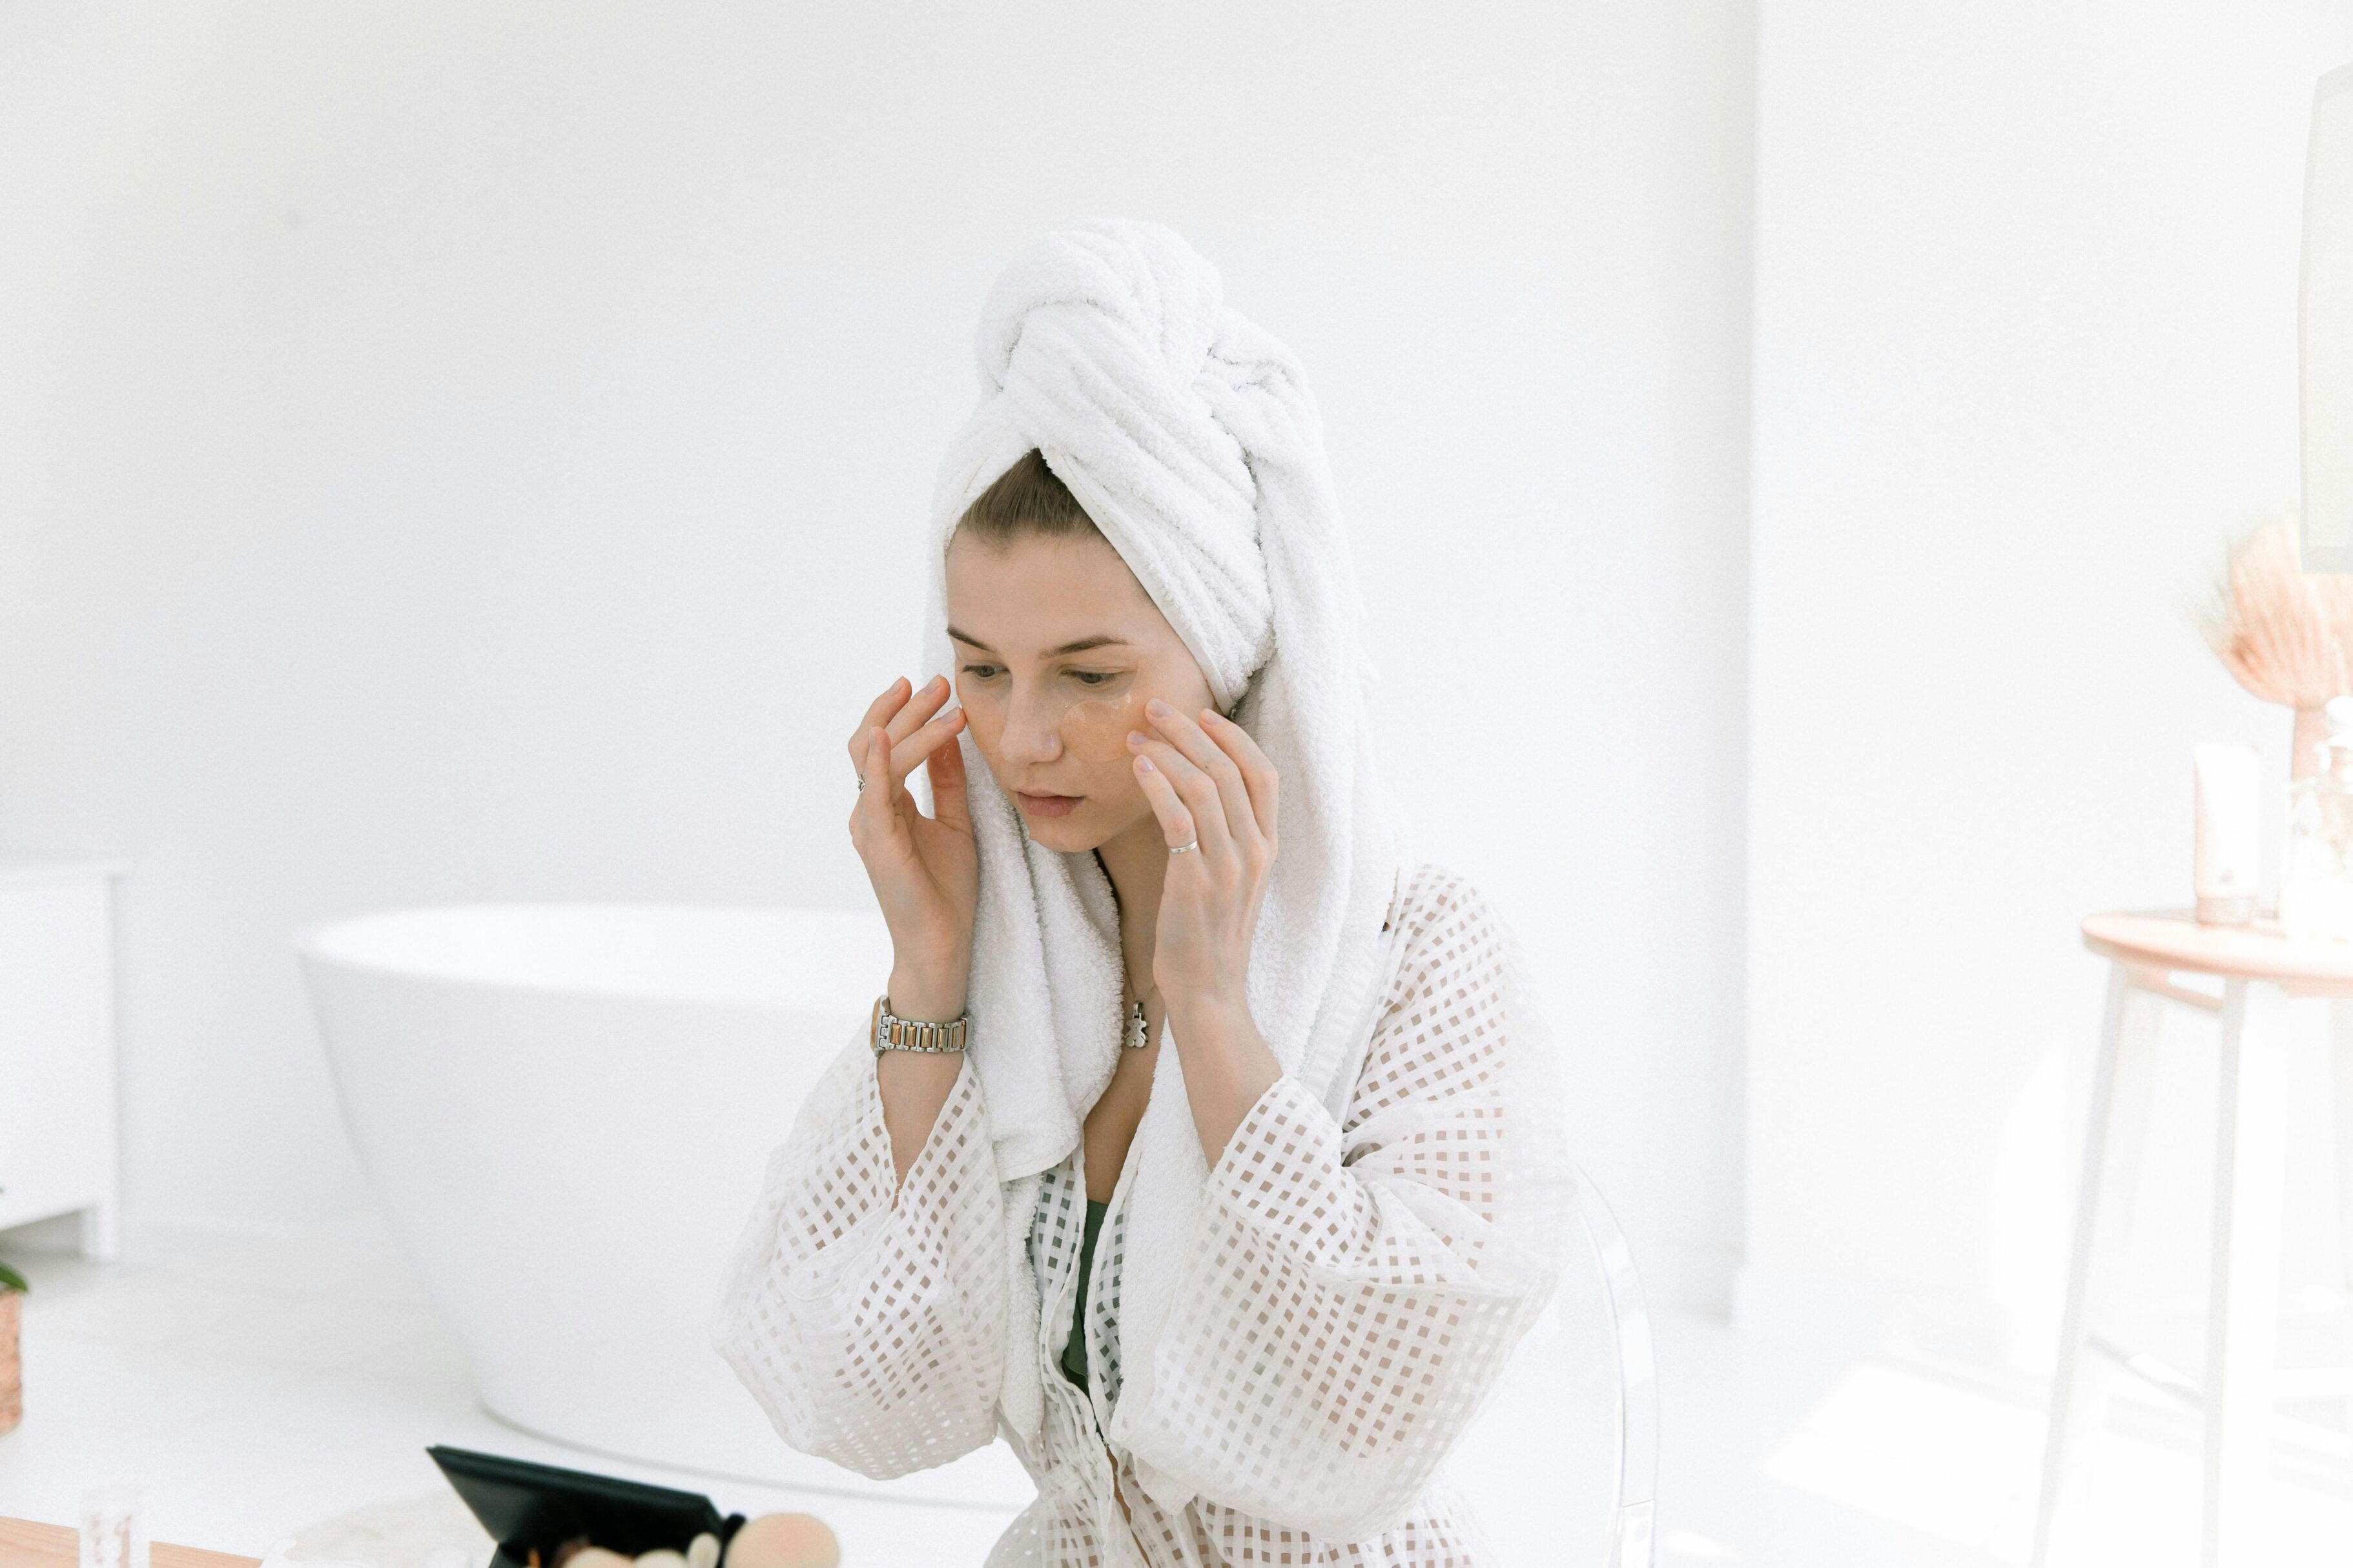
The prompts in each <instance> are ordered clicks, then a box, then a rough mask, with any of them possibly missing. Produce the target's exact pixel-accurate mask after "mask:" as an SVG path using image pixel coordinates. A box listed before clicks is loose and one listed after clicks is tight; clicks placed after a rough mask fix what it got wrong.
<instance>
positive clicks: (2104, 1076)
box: [2034, 963, 2163, 1568]
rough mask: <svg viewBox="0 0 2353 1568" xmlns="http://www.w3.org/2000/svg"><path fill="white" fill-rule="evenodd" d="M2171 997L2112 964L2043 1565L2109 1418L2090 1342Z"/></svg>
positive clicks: (2107, 1283)
mask: <svg viewBox="0 0 2353 1568" xmlns="http://www.w3.org/2000/svg"><path fill="white" fill-rule="evenodd" d="M2162 1007H2163V1004H2162V1003H2161V1002H2159V1001H2158V998H2157V997H2155V996H2153V995H2151V994H2148V993H2147V992H2146V991H2141V990H2138V989H2137V988H2135V986H2134V985H2133V984H2132V974H2131V971H2130V970H2129V969H2128V968H2127V967H2126V965H2124V964H2122V963H2111V964H2110V965H2109V966H2108V1002H2107V1011H2106V1016H2105V1021H2104V1022H2103V1023H2102V1025H2101V1028H2100V1054H2099V1061H2098V1065H2097V1067H2096V1068H2095V1069H2094V1075H2093V1079H2092V1114H2091V1131H2090V1132H2089V1133H2088V1135H2087V1136H2086V1137H2085V1139H2084V1175H2083V1181H2082V1184H2081V1185H2080V1186H2079V1187H2078V1188H2077V1189H2076V1194H2075V1240H2074V1254H2073V1260H2072V1261H2071V1262H2070V1264H2069V1265H2068V1270H2067V1315H2066V1320H2065V1322H2064V1325H2063V1327H2062V1329H2061V1330H2060V1334H2059V1373H2058V1378H2057V1380H2056V1382H2055V1383H2054V1384H2053V1386H2052V1398H2051V1428H2050V1433H2049V1436H2047V1437H2046V1438H2045V1440H2044V1447H2043V1457H2042V1498H2041V1500H2040V1506H2039V1507H2038V1509H2037V1510H2036V1513H2035V1520H2034V1563H2035V1568H2042V1564H2043V1563H2047V1562H2049V1561H2050V1552H2051V1545H2052V1531H2053V1529H2054V1528H2055V1526H2056V1525H2057V1523H2058V1521H2059V1517H2060V1514H2061V1512H2062V1510H2063V1509H2065V1508H2066V1507H2067V1506H2068V1505H2069V1504H2071V1503H2073V1501H2075V1500H2076V1498H2077V1494H2078V1493H2079V1492H2080V1490H2081V1489H2082V1485H2083V1482H2084V1479H2085V1478H2086V1476H2087V1475H2088V1474H2089V1472H2090V1467H2091V1460H2092V1453H2093V1447H2094V1444H2096V1443H2097V1442H2098V1440H2099V1436H2100V1433H2101V1432H2102V1430H2103V1429H2105V1426H2107V1415H2108V1394H2109V1384H2110V1379H2111V1377H2112V1375H2113V1373H2114V1371H2115V1369H2114V1368H2113V1367H2111V1366H2110V1365H2109V1363H2108V1362H2107V1359H2106V1358H2105V1357H2104V1356H2100V1355H2096V1354H2093V1353H2090V1352H2087V1350H2086V1348H2085V1342H2086V1341H2087V1340H2088V1339H2089V1337H2090V1335H2091V1334H2092V1332H2093V1331H2094V1329H2095V1328H2097V1327H2098V1326H2099V1325H2100V1323H2101V1322H2102V1321H2105V1318H2106V1316H2107V1311H2108V1304H2109V1301H2110V1299H2111V1298H2112V1297H2113V1296H2114V1295H2115V1291H2116V1279H2117V1278H2118V1276H2119V1275H2120V1274H2122V1272H2123V1269H2124V1263H2125V1259H2126V1253H2127V1252H2128V1250H2129V1247H2130V1243H2131V1240H2132V1210H2133V1190H2134V1187H2135V1184H2137V1180H2138V1178H2139V1174H2140V1156H2141V1143H2142V1139H2143V1136H2144V1134H2145V1133H2146V1132H2147V1128H2148V1102H2149V1089H2150V1085H2151V1082H2152V1080H2153V1079H2154V1077H2155V1070H2154V1069H2155V1066H2156V1058H2157V1038H2158V1014H2159V1012H2160V1010H2161V1008H2162Z"/></svg>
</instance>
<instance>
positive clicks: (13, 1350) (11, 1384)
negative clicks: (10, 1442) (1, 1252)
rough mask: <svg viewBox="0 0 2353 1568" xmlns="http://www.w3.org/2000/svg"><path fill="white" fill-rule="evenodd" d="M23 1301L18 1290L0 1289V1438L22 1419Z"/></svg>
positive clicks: (23, 1391)
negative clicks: (19, 1336) (20, 1335)
mask: <svg viewBox="0 0 2353 1568" xmlns="http://www.w3.org/2000/svg"><path fill="white" fill-rule="evenodd" d="M24 1300H25V1298H24V1295H23V1293H22V1292H20V1291H16V1290H8V1289H0V1436H6V1435H7V1434H8V1433H10V1432H13V1431H15V1430H16V1423H17V1422H19V1421H22V1420H23V1419H24V1418H25V1358H24V1356H23V1354H22V1353H21V1352H20V1350H19V1347H18V1343H17V1331H18V1329H19V1328H20V1326H21V1325H22V1324H23V1322H24V1314H23V1311H22V1310H21V1307H22V1303H23V1301H24Z"/></svg>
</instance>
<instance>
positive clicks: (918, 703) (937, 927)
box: [849, 676, 980, 1022]
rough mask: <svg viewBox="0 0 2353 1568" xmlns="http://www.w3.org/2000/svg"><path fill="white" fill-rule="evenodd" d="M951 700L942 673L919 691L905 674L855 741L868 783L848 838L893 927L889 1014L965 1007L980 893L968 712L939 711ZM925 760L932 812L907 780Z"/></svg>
mask: <svg viewBox="0 0 2353 1568" xmlns="http://www.w3.org/2000/svg"><path fill="white" fill-rule="evenodd" d="M948 696H949V687H948V682H947V678H946V677H945V676H934V677H933V678H932V679H931V680H930V681H929V682H928V683H926V684H925V685H924V687H923V689H922V690H920V691H913V692H911V691H910V690H909V689H908V684H907V679H906V678H905V677H904V676H902V677H900V678H899V679H896V680H894V681H892V683H891V685H890V687H889V689H886V690H885V691H884V692H883V693H882V695H881V696H880V697H878V698H876V699H875V700H874V702H873V705H872V706H871V707H869V708H868V709H867V710H866V718H865V721H864V722H862V723H861V724H860V725H859V727H858V733H856V734H855V735H852V736H851V737H850V739H849V760H850V763H851V765H853V766H854V767H856V768H857V769H858V774H859V777H860V778H861V779H862V780H864V781H865V782H864V784H863V786H862V787H861V788H860V791H859V795H858V804H857V805H855V806H853V807H852V808H851V809H850V813H849V841H850V843H851V844H853V845H855V846H856V847H857V848H858V858H859V859H860V860H862V861H864V862H865V864H866V879H867V880H868V881H870V882H871V883H872V884H873V885H874V899H875V901H876V902H877V903H879V904H881V906H882V918H883V920H884V921H886V922H887V923H888V924H889V925H890V928H891V946H892V955H893V956H892V967H891V990H890V995H891V1010H892V1012H893V1013H895V1014H897V1015H898V1016H901V1017H902V1018H913V1019H931V1020H934V1021H942V1022H944V1021H945V1020H947V1019H950V1018H953V1017H955V1016H956V1015H957V1014H959V1013H961V1012H963V1011H964V1005H965V984H966V983H967V982H968V981H969V979H970V978H971V972H972V922H973V910H974V908H975V905H976V902H977V901H978V899H979V895H980V854H979V851H978V849H977V847H976V845H975V844H974V841H973V836H972V812H971V809H970V806H969V804H968V802H967V801H966V799H965V772H964V749H963V748H962V747H961V746H959V745H957V744H956V736H957V735H958V734H959V733H960V732H961V731H963V729H964V722H965V717H964V710H963V709H962V708H955V709H951V710H949V711H947V712H945V713H941V712H940V708H941V706H942V705H943V704H944V703H945V702H946V701H947V700H948ZM917 763H922V764H923V769H924V771H925V772H926V773H928V774H929V775H930V777H931V781H932V811H933V815H932V816H924V815H923V812H922V811H921V810H920V809H918V807H917V806H916V805H915V797H914V796H913V795H910V794H909V793H908V792H907V790H906V788H905V786H904V784H903V782H902V781H903V780H904V779H905V778H906V777H907V775H908V774H909V773H913V771H914V769H915V765H916V764H917Z"/></svg>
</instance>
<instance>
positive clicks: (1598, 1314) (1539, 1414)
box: [1446, 1171, 1659, 1568]
mask: <svg viewBox="0 0 2353 1568" xmlns="http://www.w3.org/2000/svg"><path fill="white" fill-rule="evenodd" d="M1577 1217H1578V1224H1577V1236H1576V1237H1575V1239H1574V1242H1573V1243H1572V1246H1571V1248H1570V1254H1569V1259H1568V1266H1567V1268H1566V1269H1565V1270H1564V1272H1563V1274H1562V1277H1561V1282H1560V1287H1559V1289H1557V1290H1556V1292H1555V1293H1554V1296H1553V1300H1552V1303H1551V1305H1550V1306H1549V1307H1547V1308H1546V1310H1545V1313H1544V1315H1543V1316H1542V1317H1541V1318H1539V1319H1537V1320H1536V1322H1535V1325H1534V1326H1533V1327H1532V1328H1530V1329H1529V1331H1528V1332H1527V1337H1526V1338H1525V1339H1524V1340H1523V1341H1522V1342H1520V1348H1519V1350H1518V1352H1517V1353H1516V1354H1515V1355H1514V1357H1513V1360H1512V1363H1511V1365H1510V1366H1509V1367H1508V1368H1507V1369H1506V1370H1505V1372H1504V1377H1503V1380H1502V1382H1501V1384H1500V1385H1499V1386H1498V1387H1497V1388H1496V1390H1495V1392H1494V1394H1493V1395H1492V1396H1491V1398H1490V1399H1489V1402H1488V1404H1487V1406H1486V1408H1484V1409H1483V1410H1482V1411H1481V1412H1480V1414H1479V1417H1478V1419H1477V1420H1476V1421H1475V1422H1474V1423H1472V1427H1471V1430H1470V1431H1469V1432H1467V1433H1465V1434H1464V1435H1463V1437H1462V1440H1461V1445H1460V1446H1459V1447H1457V1448H1456V1449H1455V1451H1454V1453H1453V1454H1452V1455H1451V1456H1450V1457H1449V1458H1448V1460H1447V1464H1446V1475H1447V1477H1448V1479H1450V1480H1451V1483H1452V1484H1453V1486H1454V1489H1455V1490H1456V1491H1457V1492H1458V1493H1459V1494H1461V1497H1462V1498H1463V1499H1464V1500H1465V1501H1467V1502H1468V1503H1469V1505H1470V1510H1471V1512H1472V1515H1473V1516H1474V1517H1475V1518H1476V1519H1477V1520H1478V1521H1480V1523H1481V1525H1482V1527H1483V1530H1484V1533H1485V1536H1486V1544H1487V1547H1488V1551H1489V1552H1490V1554H1491V1555H1492V1556H1493V1561H1494V1563H1496V1564H1497V1565H1498V1568H1651V1562H1652V1551H1653V1547H1652V1542H1651V1537H1652V1533H1653V1526H1654V1517H1653V1515H1654V1501H1653V1499H1654V1488H1655V1483H1656V1481H1657V1478H1658V1458H1659V1410H1658V1377H1657V1368H1656V1365H1655V1363H1654V1361H1653V1358H1652V1353H1651V1317H1650V1311H1649V1309H1648V1308H1647V1307H1646V1306H1645V1305H1644V1304H1643V1300H1642V1282H1641V1277H1640V1276H1639V1275H1638V1274H1637V1273H1636V1272H1635V1269H1634V1258H1633V1253H1632V1251H1631V1250H1630V1248H1629V1247H1627V1245H1626V1233H1625V1232H1624V1231H1623V1230H1622V1229H1620V1227H1619V1225H1618V1219H1617V1216H1616V1215H1614V1214H1612V1213H1611V1212H1610V1210H1609V1204H1608V1203H1606V1202H1605V1201H1603V1199H1602V1196H1601V1193H1600V1189H1599V1188H1598V1187H1596V1186H1595V1185H1594V1184H1593V1183H1592V1181H1591V1180H1590V1179H1589V1178H1588V1177H1587V1176H1586V1175H1585V1173H1583V1172H1582V1171H1580V1172H1578V1173H1577Z"/></svg>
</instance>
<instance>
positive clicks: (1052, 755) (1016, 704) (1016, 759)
mask: <svg viewBox="0 0 2353 1568" xmlns="http://www.w3.org/2000/svg"><path fill="white" fill-rule="evenodd" d="M1061 725H1062V715H1061V711H1060V710H1059V709H1055V708H1053V707H1052V705H1051V704H1049V703H1042V702H1039V700H1037V699H1036V698H1035V697H1024V696H1023V695H1021V694H1020V693H1018V692H1016V693H1015V694H1014V698H1013V701H1012V703H1011V706H1010V710H1009V711H1008V713H1007V714H1006V715H1005V735H1004V738H1003V739H1002V740H1000V741H998V742H997V751H998V754H999V755H1001V756H1002V757H1003V758H1004V759H1005V760H1006V761H1007V762H1008V763H1014V764H1016V765H1018V766H1024V767H1026V766H1028V765H1029V764H1031V763H1050V762H1053V761H1055V760H1056V759H1057V758H1059V757H1060V756H1061V754H1062V729H1061Z"/></svg>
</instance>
